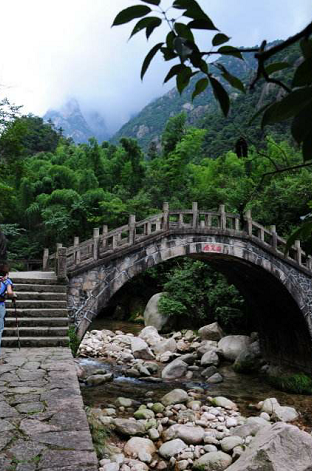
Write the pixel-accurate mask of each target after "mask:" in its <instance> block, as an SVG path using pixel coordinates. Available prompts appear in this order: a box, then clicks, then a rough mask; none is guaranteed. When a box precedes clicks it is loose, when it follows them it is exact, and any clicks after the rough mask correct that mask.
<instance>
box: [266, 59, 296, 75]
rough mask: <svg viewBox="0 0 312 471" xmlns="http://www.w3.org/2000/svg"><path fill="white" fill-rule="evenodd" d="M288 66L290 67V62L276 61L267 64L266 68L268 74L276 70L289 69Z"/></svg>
mask: <svg viewBox="0 0 312 471" xmlns="http://www.w3.org/2000/svg"><path fill="white" fill-rule="evenodd" d="M288 67H290V64H287V62H274V63H273V64H269V65H267V66H266V68H265V70H266V73H267V74H268V75H271V74H273V73H274V72H278V71H279V70H283V69H287V68H288Z"/></svg>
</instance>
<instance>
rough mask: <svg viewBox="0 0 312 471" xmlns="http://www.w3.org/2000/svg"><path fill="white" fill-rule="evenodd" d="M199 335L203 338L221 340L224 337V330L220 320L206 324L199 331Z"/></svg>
mask: <svg viewBox="0 0 312 471" xmlns="http://www.w3.org/2000/svg"><path fill="white" fill-rule="evenodd" d="M198 335H199V336H200V338H201V339H202V340H220V339H222V337H224V333H223V330H222V329H221V327H220V326H219V324H218V322H213V323H212V324H209V325H204V327H201V328H200V329H199V331H198Z"/></svg>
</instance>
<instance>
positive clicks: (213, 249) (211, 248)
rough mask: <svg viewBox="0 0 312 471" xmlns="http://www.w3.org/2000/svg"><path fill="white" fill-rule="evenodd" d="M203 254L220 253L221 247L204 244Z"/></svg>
mask: <svg viewBox="0 0 312 471" xmlns="http://www.w3.org/2000/svg"><path fill="white" fill-rule="evenodd" d="M203 252H222V246H221V245H216V244H206V245H205V246H204V248H203Z"/></svg>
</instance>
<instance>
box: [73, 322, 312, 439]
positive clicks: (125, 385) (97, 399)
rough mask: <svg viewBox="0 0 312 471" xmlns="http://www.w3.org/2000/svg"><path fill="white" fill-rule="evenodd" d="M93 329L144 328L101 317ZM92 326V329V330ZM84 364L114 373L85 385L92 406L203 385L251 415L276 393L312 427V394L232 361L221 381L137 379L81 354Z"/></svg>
mask: <svg viewBox="0 0 312 471" xmlns="http://www.w3.org/2000/svg"><path fill="white" fill-rule="evenodd" d="M92 329H98V330H102V329H109V330H113V331H115V330H122V331H123V332H124V333H128V332H131V333H133V334H138V333H139V332H140V330H141V329H142V326H141V325H137V324H133V323H129V322H119V321H108V320H105V321H104V322H103V320H102V322H101V321H100V320H99V321H98V322H97V325H95V323H94V324H92ZM92 329H91V330H92ZM79 362H80V364H81V366H82V367H83V368H84V369H85V370H87V372H88V374H91V373H92V372H93V371H95V370H99V369H105V370H108V371H112V372H113V373H114V376H115V378H114V381H112V382H110V383H105V384H104V385H102V386H96V387H87V386H84V387H82V388H81V389H82V395H83V400H84V403H85V405H87V406H90V407H102V408H103V407H107V406H109V405H112V404H113V403H114V401H115V399H116V398H117V397H119V396H123V397H129V398H131V399H136V400H138V401H140V402H150V401H151V398H150V397H148V396H149V394H148V395H147V393H148V392H152V393H153V396H152V401H153V402H155V401H156V400H158V399H160V398H161V397H162V396H163V395H164V394H166V392H168V391H170V390H172V389H174V388H182V389H190V388H192V387H195V386H199V387H201V388H203V389H204V390H205V395H206V396H210V395H211V396H225V397H227V398H229V399H231V400H233V401H234V402H236V403H237V405H238V406H239V408H240V412H241V413H242V415H246V416H250V415H252V414H253V413H254V414H256V415H258V414H259V411H253V409H252V408H251V407H250V404H257V403H258V402H259V401H263V400H264V399H266V398H269V397H275V398H277V400H278V401H279V403H280V404H281V405H284V406H291V407H294V408H295V409H296V410H297V411H298V412H300V414H301V415H300V420H299V421H298V423H297V425H300V427H301V428H304V429H306V430H307V431H309V432H310V431H311V430H312V397H311V396H304V395H299V394H288V393H285V392H281V391H279V390H277V389H274V388H273V387H272V386H270V385H268V384H266V383H265V382H263V380H262V379H261V378H260V377H259V376H257V375H243V374H237V373H235V372H234V371H233V369H232V367H231V366H230V365H224V366H221V367H220V368H219V372H220V373H221V374H222V376H223V377H224V381H223V382H222V383H219V384H207V383H206V382H204V381H202V380H199V381H192V380H191V381H190V380H186V381H181V380H174V381H167V380H165V381H164V380H162V381H159V382H154V381H150V380H149V379H148V378H146V379H144V380H142V379H136V378H129V377H126V376H123V375H122V373H121V367H119V366H118V365H112V364H109V363H107V362H104V361H102V360H100V359H94V358H80V359H79Z"/></svg>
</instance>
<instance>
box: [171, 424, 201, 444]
mask: <svg viewBox="0 0 312 471" xmlns="http://www.w3.org/2000/svg"><path fill="white" fill-rule="evenodd" d="M204 433H205V431H204V429H203V428H202V427H197V426H195V427H193V426H189V425H180V424H175V425H172V426H171V427H169V428H168V429H167V430H166V431H165V432H164V433H163V435H162V436H163V438H164V440H165V441H168V440H173V439H174V438H180V439H181V440H183V441H184V442H185V443H187V444H188V445H198V444H199V443H201V442H202V441H203V438H204Z"/></svg>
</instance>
